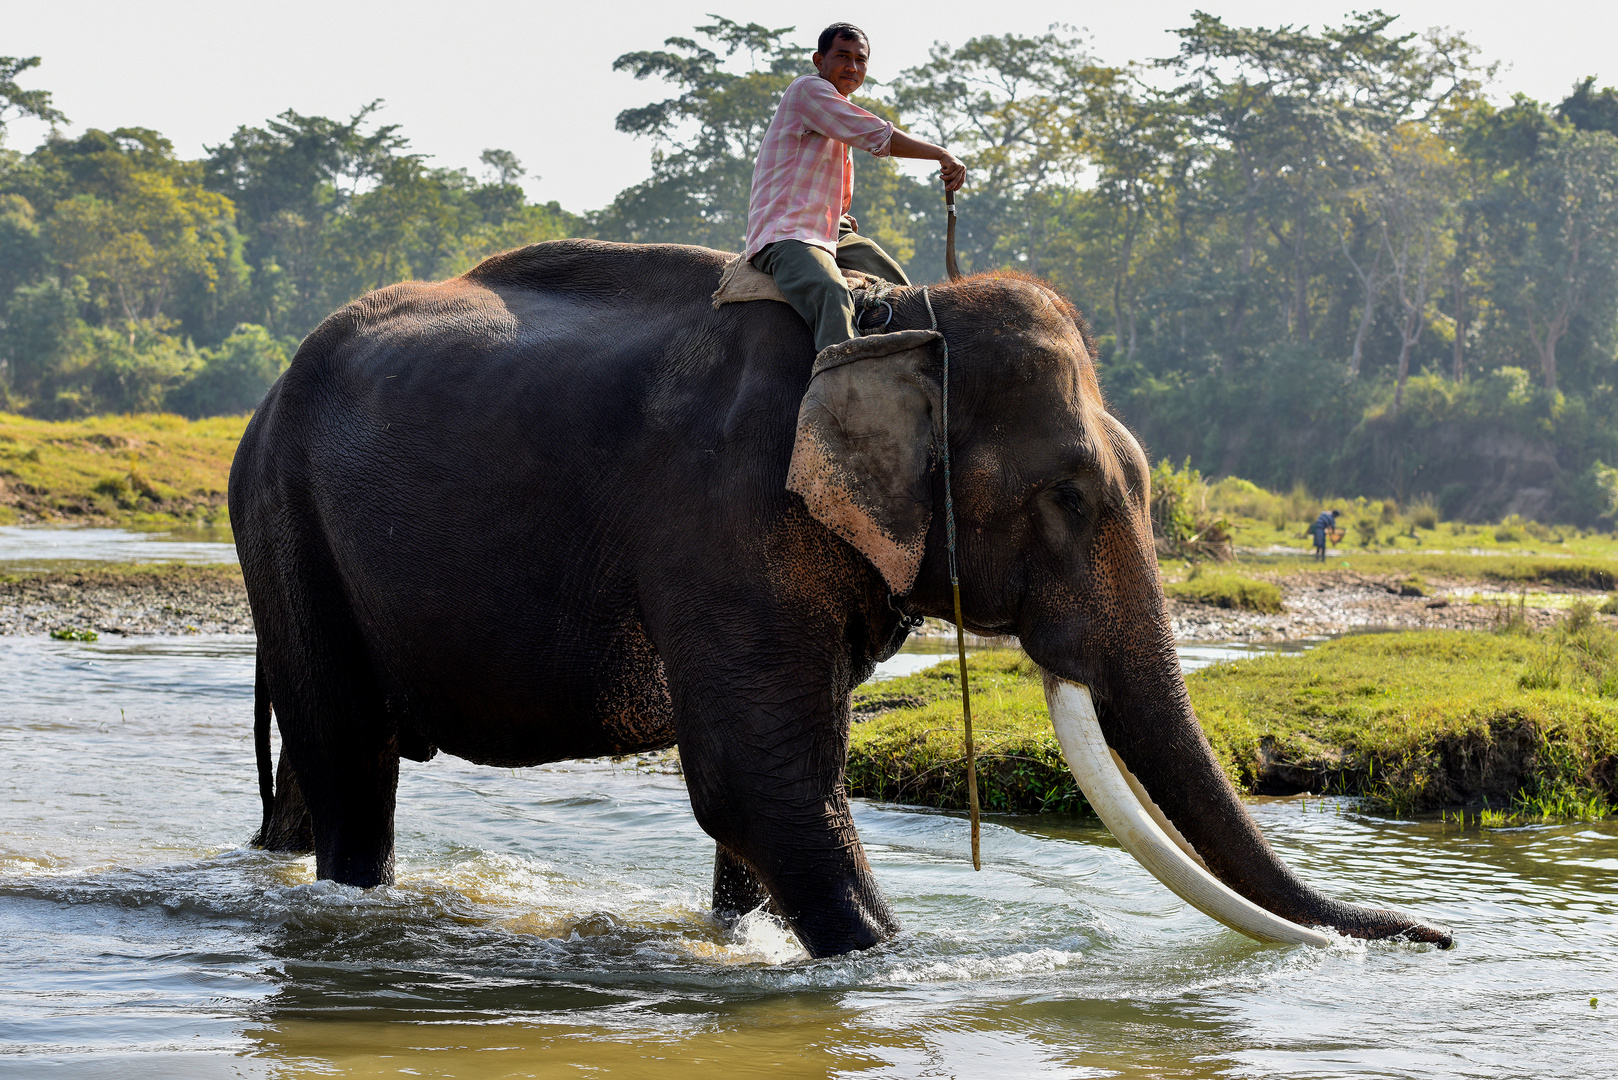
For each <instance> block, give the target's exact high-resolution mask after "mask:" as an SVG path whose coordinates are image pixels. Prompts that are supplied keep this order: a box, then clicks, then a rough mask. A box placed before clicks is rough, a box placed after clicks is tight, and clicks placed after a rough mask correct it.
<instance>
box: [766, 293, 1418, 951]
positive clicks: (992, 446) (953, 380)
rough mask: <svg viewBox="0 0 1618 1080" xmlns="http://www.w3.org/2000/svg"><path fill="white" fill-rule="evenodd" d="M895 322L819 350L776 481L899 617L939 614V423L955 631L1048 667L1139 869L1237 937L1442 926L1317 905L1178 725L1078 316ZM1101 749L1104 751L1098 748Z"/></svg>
mask: <svg viewBox="0 0 1618 1080" xmlns="http://www.w3.org/2000/svg"><path fill="white" fill-rule="evenodd" d="M892 299H893V301H894V306H895V318H894V320H893V322H894V325H895V326H900V327H912V328H917V329H913V330H909V331H907V332H902V333H891V334H884V335H880V336H876V337H870V338H862V339H859V340H856V341H851V342H848V343H846V344H845V345H842V346H838V347H836V348H835V349H832V350H827V352H826V353H823V354H822V355H821V357H820V359H819V360H818V361H817V364H816V368H815V375H814V377H813V378H812V380H811V382H810V385H809V389H808V391H807V393H806V395H805V398H804V402H803V405H802V409H801V411H800V414H799V420H798V433H797V442H796V446H795V449H794V453H793V459H792V468H791V473H790V475H789V479H788V487H789V488H791V489H792V490H793V491H796V492H798V493H799V494H801V495H802V496H803V497H804V500H805V503H806V505H807V506H808V508H809V510H810V512H811V513H812V514H814V516H815V517H816V518H817V519H818V520H820V521H821V522H822V523H824V524H825V525H826V526H827V527H828V528H830V529H831V530H832V531H833V532H834V533H836V534H837V535H838V536H841V537H842V538H843V539H844V540H846V541H848V542H849V543H850V544H852V545H853V546H854V547H855V548H856V549H858V550H859V551H860V552H861V553H862V554H863V555H864V556H865V557H866V558H867V559H869V560H870V562H871V563H872V564H873V565H874V566H875V567H876V569H877V570H878V571H880V573H881V574H882V576H883V578H884V580H885V581H886V582H887V585H888V587H889V588H890V589H891V590H892V591H893V592H894V594H895V595H896V596H898V597H901V598H902V601H903V604H904V606H905V607H906V608H907V609H908V610H910V611H912V612H916V613H920V614H926V615H932V616H938V617H942V618H950V617H951V615H952V611H953V604H952V599H951V593H950V585H949V578H948V571H947V558H946V540H945V528H946V526H945V520H944V519H945V515H944V513H943V506H944V503H943V500H944V479H943V470H942V469H941V468H939V467H938V465H939V459H940V453H939V450H940V448H941V440H942V439H943V438H944V437H945V434H944V432H943V431H942V429H941V426H940V420H941V415H942V405H943V400H944V393H943V391H944V386H943V348H942V346H943V345H944V344H945V343H947V345H948V352H949V418H948V425H949V430H948V433H947V438H948V445H949V448H950V454H951V462H952V471H953V478H954V484H953V487H954V492H953V494H954V507H955V517H956V524H957V535H958V540H957V546H958V564H959V568H960V575H959V576H960V587H961V600H962V609H963V611H964V613H965V621H966V624H967V626H968V628H970V629H972V630H974V631H977V632H979V633H988V634H1014V635H1016V637H1017V638H1018V640H1019V641H1020V642H1021V644H1022V647H1023V649H1024V650H1026V652H1027V653H1028V655H1029V656H1030V657H1031V658H1032V659H1033V660H1034V661H1035V662H1036V663H1037V664H1039V666H1040V667H1041V668H1042V669H1043V670H1044V671H1045V673H1046V693H1047V700H1048V701H1049V703H1050V705H1051V713H1052V720H1053V723H1054V724H1055V726H1056V729H1057V734H1058V737H1059V741H1060V742H1061V744H1062V748H1063V752H1064V754H1065V755H1066V756H1067V760H1068V764H1069V766H1070V767H1071V768H1072V769H1073V771H1074V774H1075V776H1076V777H1077V778H1078V779H1079V781H1080V783H1081V785H1083V786H1084V788H1085V790H1086V794H1087V796H1089V798H1090V800H1091V803H1092V805H1094V806H1095V808H1096V810H1097V812H1098V813H1099V814H1100V815H1101V817H1102V818H1103V820H1105V821H1106V822H1107V824H1108V825H1109V826H1110V827H1111V828H1112V830H1113V831H1114V833H1115V834H1117V836H1118V838H1119V839H1120V841H1121V842H1123V843H1124V844H1125V846H1126V847H1128V848H1129V849H1130V851H1131V852H1132V853H1133V854H1135V855H1136V857H1137V858H1139V859H1140V860H1141V861H1142V862H1143V863H1144V864H1145V865H1146V866H1147V868H1148V869H1150V870H1151V871H1152V872H1153V873H1154V874H1156V875H1157V876H1158V877H1159V878H1160V879H1162V880H1163V881H1164V882H1165V884H1168V885H1169V886H1170V887H1171V888H1173V889H1174V890H1175V891H1176V892H1178V893H1179V894H1180V895H1181V896H1183V897H1185V898H1186V899H1187V900H1188V901H1190V902H1192V903H1194V904H1195V905H1196V906H1198V907H1199V908H1201V909H1202V910H1204V911H1206V912H1208V913H1209V914H1210V915H1213V916H1214V917H1215V918H1218V919H1220V920H1221V921H1223V922H1226V923H1227V924H1229V925H1231V926H1234V927H1235V928H1237V929H1239V930H1242V931H1243V932H1245V933H1248V934H1250V935H1251V936H1254V937H1258V938H1261V939H1267V940H1289V941H1310V942H1311V943H1314V944H1322V943H1324V940H1325V939H1324V937H1323V936H1322V935H1320V934H1319V933H1318V932H1317V931H1313V930H1310V929H1307V928H1310V927H1319V926H1325V927H1331V928H1333V929H1335V930H1337V931H1339V932H1341V933H1343V934H1346V935H1350V936H1353V937H1361V938H1386V937H1394V936H1398V935H1404V936H1405V937H1407V938H1411V939H1414V940H1418V941H1428V942H1435V943H1438V944H1442V945H1445V946H1447V945H1448V944H1449V943H1450V935H1449V934H1448V933H1447V932H1446V931H1444V930H1442V929H1439V928H1435V927H1432V926H1428V925H1425V924H1423V923H1421V922H1420V921H1418V920H1417V919H1415V918H1413V917H1411V916H1409V915H1405V914H1402V913H1400V912H1396V911H1388V910H1380V909H1371V908H1363V907H1356V906H1353V905H1350V904H1345V903H1341V902H1339V901H1335V900H1332V899H1330V898H1328V897H1326V896H1324V895H1322V894H1320V893H1318V892H1316V891H1315V890H1314V889H1312V888H1311V887H1309V886H1308V885H1306V884H1304V883H1303V882H1301V881H1299V880H1298V878H1297V877H1295V876H1294V875H1293V873H1292V871H1291V870H1290V869H1289V868H1288V867H1287V866H1286V865H1285V864H1284V863H1283V862H1281V860H1280V859H1279V858H1278V857H1277V856H1276V854H1275V852H1274V851H1273V850H1272V849H1271V848H1270V846H1269V844H1268V843H1267V842H1266V841H1265V839H1264V837H1263V835H1262V834H1261V833H1260V832H1259V829H1258V827H1257V825H1256V824H1255V823H1254V822H1253V820H1252V818H1251V817H1250V816H1249V815H1248V813H1247V811H1246V809H1245V808H1244V807H1243V805H1242V802H1241V799H1240V797H1239V796H1238V795H1237V793H1236V791H1235V789H1234V788H1233V787H1232V786H1231V784H1230V781H1229V780H1228V779H1226V777H1225V774H1224V772H1223V770H1222V769H1221V768H1220V767H1219V765H1218V763H1217V761H1216V760H1215V758H1214V756H1213V752H1212V750H1211V748H1210V747H1209V745H1208V740H1207V738H1206V736H1205V735H1204V734H1203V732H1202V729H1201V727H1200V726H1199V725H1198V723H1197V719H1196V716H1195V714H1194V713H1193V711H1192V708H1191V702H1190V698H1189V697H1188V696H1187V694H1186V688H1185V681H1184V679H1183V678H1182V677H1181V674H1180V667H1179V661H1178V657H1177V656H1176V654H1175V651H1174V638H1173V634H1172V632H1171V629H1170V626H1169V620H1168V613H1167V608H1166V605H1165V602H1164V599H1163V590H1162V586H1161V583H1160V581H1159V578H1158V569H1157V557H1156V553H1155V549H1154V546H1153V540H1152V527H1151V520H1150V515H1149V509H1148V508H1149V506H1150V497H1151V493H1150V490H1149V481H1148V472H1147V463H1146V456H1145V454H1144V453H1143V452H1142V450H1141V447H1140V445H1139V444H1138V443H1137V442H1136V441H1135V439H1134V437H1133V436H1132V435H1131V434H1130V433H1129V431H1128V429H1126V428H1125V427H1124V425H1123V424H1121V423H1120V422H1119V421H1118V420H1116V419H1115V418H1114V417H1112V416H1111V415H1109V414H1108V412H1107V409H1106V405H1105V402H1104V400H1103V398H1102V396H1101V390H1100V387H1099V385H1098V384H1097V381H1096V374H1095V367H1094V365H1093V363H1092V356H1093V348H1092V345H1091V343H1090V342H1089V341H1088V340H1087V338H1088V333H1087V328H1086V327H1085V325H1084V323H1083V321H1082V319H1081V318H1080V317H1079V315H1078V314H1077V312H1076V311H1075V310H1074V309H1073V307H1072V306H1071V305H1070V304H1069V303H1068V302H1067V301H1066V300H1064V299H1063V298H1062V297H1061V296H1059V295H1058V294H1056V293H1055V292H1053V291H1052V290H1050V289H1049V288H1047V287H1045V286H1044V285H1042V284H1040V283H1038V282H1035V281H1032V280H1028V279H1023V278H1017V277H1006V276H980V277H974V278H969V279H966V280H963V281H959V282H952V283H950V284H947V285H943V286H938V287H935V288H933V289H932V290H931V304H932V310H933V311H936V317H937V325H938V331H939V332H932V331H930V330H927V329H920V328H924V327H928V326H930V325H931V322H932V318H931V316H930V314H929V310H928V307H927V304H926V302H925V300H924V298H923V296H922V291H921V290H920V289H911V290H907V291H901V292H898V293H896V294H894V297H893V298H892ZM1109 751H1110V752H1109Z"/></svg>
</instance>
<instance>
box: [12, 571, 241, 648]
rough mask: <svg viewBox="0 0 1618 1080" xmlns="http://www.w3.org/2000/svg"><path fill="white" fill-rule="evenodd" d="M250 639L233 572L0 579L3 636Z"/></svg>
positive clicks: (84, 573)
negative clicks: (83, 633)
mask: <svg viewBox="0 0 1618 1080" xmlns="http://www.w3.org/2000/svg"><path fill="white" fill-rule="evenodd" d="M53 630H94V631H96V632H97V633H99V634H250V633H252V631H253V618H252V615H251V613H250V612H249V611H248V607H247V589H246V587H245V586H244V585H243V584H242V575H241V571H240V570H238V569H237V568H236V567H234V566H179V565H174V564H165V565H160V566H115V567H108V568H106V569H97V570H83V571H74V572H67V573H47V574H15V575H10V576H7V577H0V634H48V633H50V632H51V631H53Z"/></svg>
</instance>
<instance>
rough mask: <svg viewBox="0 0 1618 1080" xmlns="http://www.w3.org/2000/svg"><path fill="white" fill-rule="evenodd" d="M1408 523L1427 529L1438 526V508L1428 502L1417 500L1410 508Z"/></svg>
mask: <svg viewBox="0 0 1618 1080" xmlns="http://www.w3.org/2000/svg"><path fill="white" fill-rule="evenodd" d="M1410 524H1412V525H1414V526H1415V527H1416V528H1418V529H1427V530H1429V531H1431V530H1433V529H1436V528H1438V508H1437V507H1435V506H1434V505H1433V504H1432V503H1430V502H1419V503H1417V504H1416V505H1415V506H1412V507H1411V508H1410Z"/></svg>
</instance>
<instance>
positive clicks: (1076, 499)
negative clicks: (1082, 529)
mask: <svg viewBox="0 0 1618 1080" xmlns="http://www.w3.org/2000/svg"><path fill="white" fill-rule="evenodd" d="M1056 500H1057V501H1058V502H1060V503H1061V504H1062V508H1063V509H1064V510H1067V511H1068V512H1069V513H1073V514H1078V515H1081V516H1082V515H1083V514H1084V496H1083V495H1081V494H1080V493H1079V489H1078V488H1076V487H1074V486H1073V485H1072V484H1058V485H1057V487H1056Z"/></svg>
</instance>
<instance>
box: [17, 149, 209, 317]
mask: <svg viewBox="0 0 1618 1080" xmlns="http://www.w3.org/2000/svg"><path fill="white" fill-rule="evenodd" d="M232 211H233V208H232V206H231V204H230V200H229V199H227V198H225V197H224V196H222V195H218V194H215V193H214V192H211V191H204V190H201V189H200V188H197V187H182V186H181V185H179V184H176V183H175V182H174V180H173V179H171V178H170V177H167V176H161V175H154V174H152V173H146V172H141V173H135V174H134V175H133V176H131V178H130V182H129V186H128V190H127V191H126V192H125V193H124V194H123V196H122V197H121V198H119V199H117V200H114V201H109V200H105V199H100V198H97V197H96V196H94V195H80V196H77V197H75V198H72V199H67V200H64V201H63V202H61V203H59V204H57V206H56V208H55V210H54V212H53V214H52V216H51V220H50V222H49V224H48V225H47V227H46V234H47V236H48V237H49V239H50V243H51V249H52V254H53V256H54V257H55V260H56V262H57V263H58V264H59V265H60V266H61V267H62V268H63V271H64V272H65V273H68V274H76V275H79V276H82V277H83V278H85V279H86V280H87V281H88V282H89V283H90V286H91V289H92V295H93V296H94V297H95V298H96V299H97V300H98V302H99V303H100V304H101V305H102V306H103V308H107V309H112V310H115V311H116V313H117V315H118V316H119V317H121V318H122V319H123V320H124V322H125V323H127V324H128V326H129V328H130V329H129V333H130V335H131V340H133V335H134V333H135V331H134V324H135V323H137V322H142V321H150V322H157V321H159V320H161V319H162V317H163V307H164V304H165V303H166V302H167V301H169V300H170V299H171V298H172V297H173V296H174V294H175V293H176V292H177V291H178V290H179V289H180V288H181V287H182V285H183V284H185V283H186V281H187V279H190V280H192V281H195V282H196V283H197V284H198V285H200V286H201V288H203V289H204V290H211V289H212V288H213V287H214V285H215V283H216V282H217V280H218V263H219V262H220V261H221V260H222V259H223V258H224V256H225V254H226V251H227V245H226V242H225V239H224V235H223V232H224V229H225V228H226V227H227V225H228V223H229V221H230V219H231V218H232V216H233V213H232Z"/></svg>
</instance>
